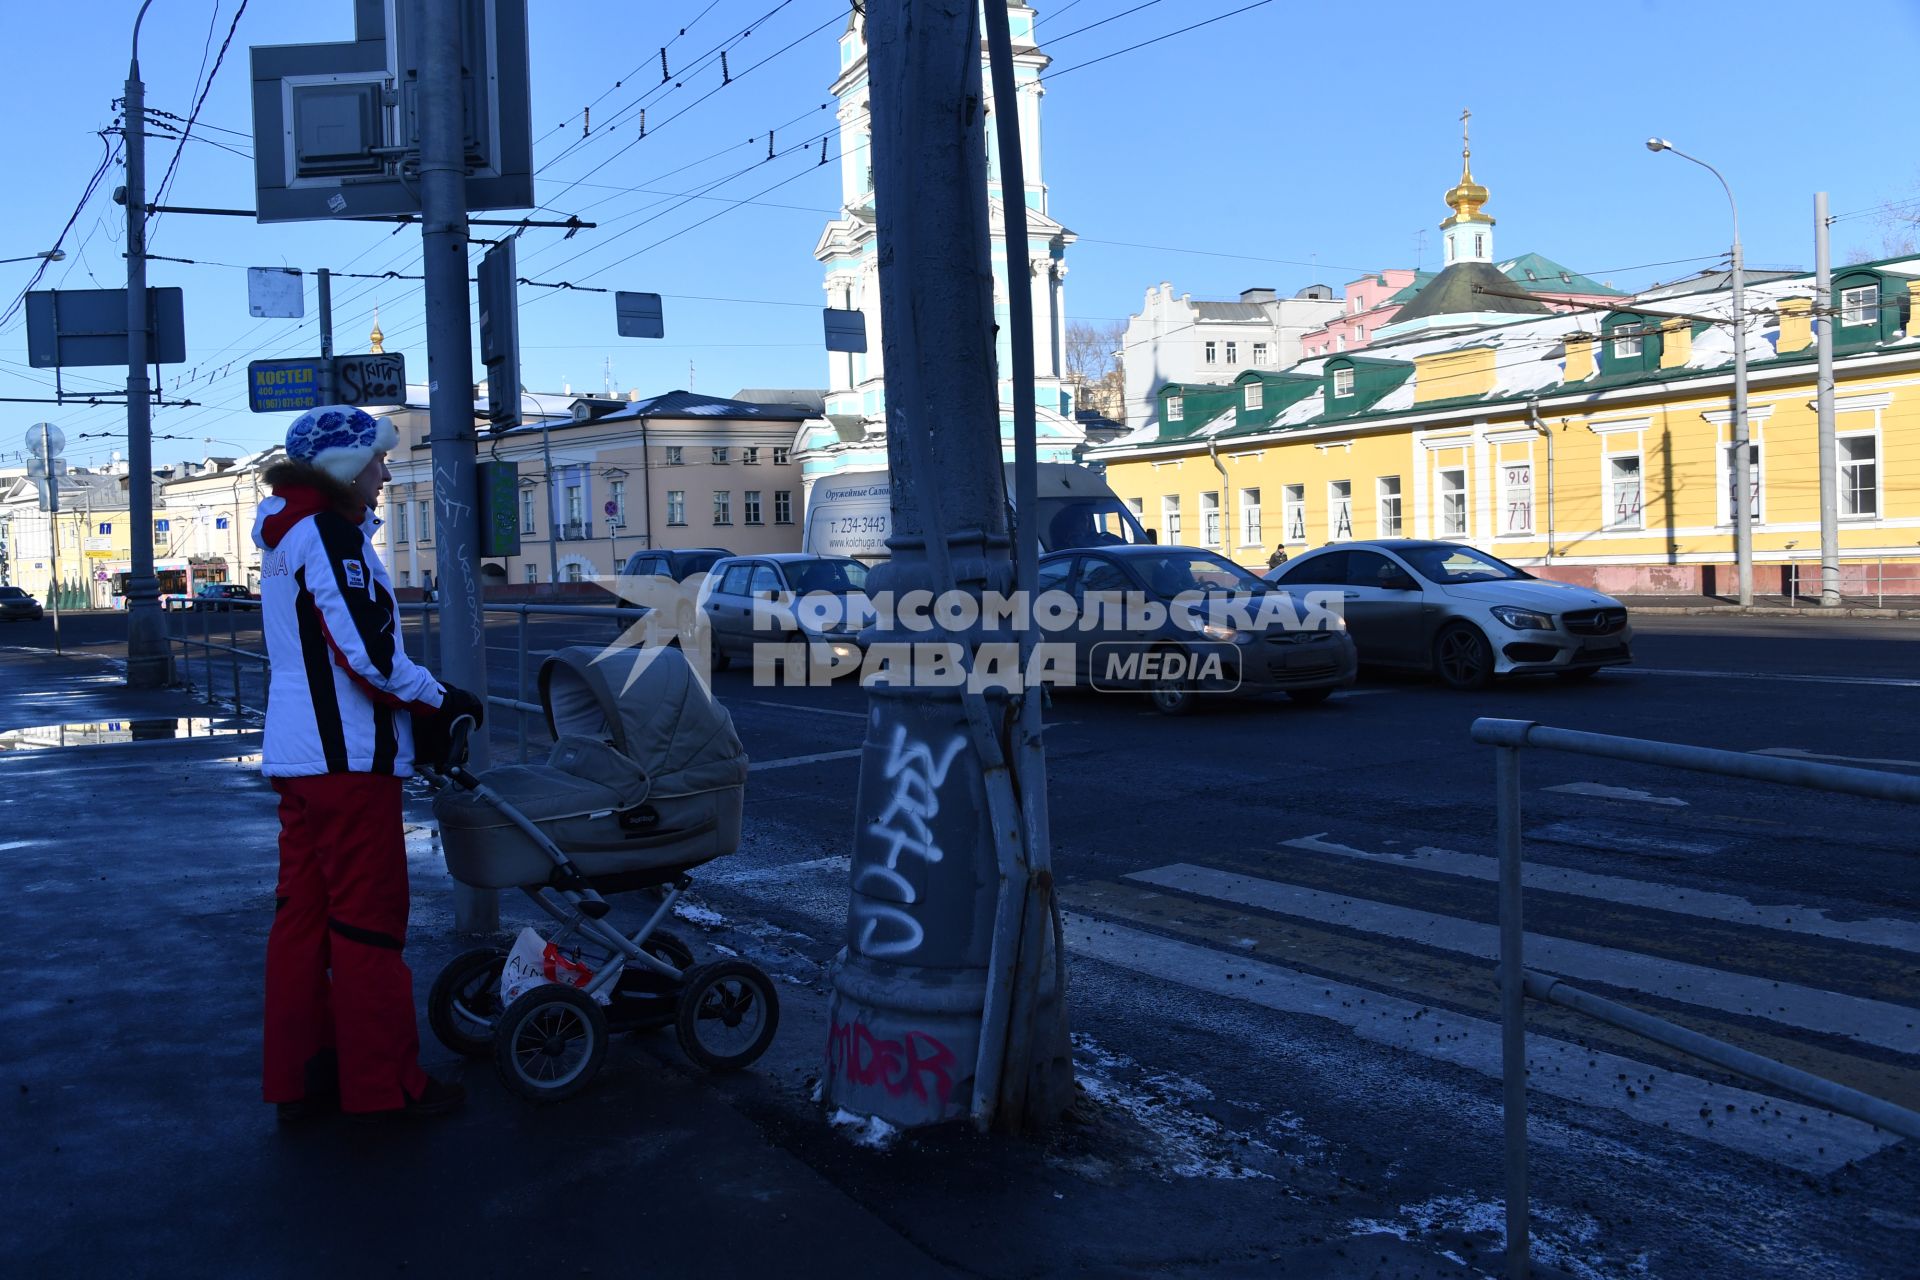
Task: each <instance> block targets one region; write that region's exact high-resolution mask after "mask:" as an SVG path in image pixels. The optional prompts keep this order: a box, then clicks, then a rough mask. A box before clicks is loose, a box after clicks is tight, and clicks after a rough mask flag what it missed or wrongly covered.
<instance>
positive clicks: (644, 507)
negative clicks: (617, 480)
mask: <svg viewBox="0 0 1920 1280" xmlns="http://www.w3.org/2000/svg"><path fill="white" fill-rule="evenodd" d="M640 522H641V526H642V527H643V528H644V529H645V531H646V535H647V550H649V551H651V550H653V455H652V454H651V453H649V452H648V451H647V420H646V419H645V418H641V419H640ZM619 571H620V570H619V568H618V567H617V566H616V567H615V569H614V572H615V573H618V572H619Z"/></svg>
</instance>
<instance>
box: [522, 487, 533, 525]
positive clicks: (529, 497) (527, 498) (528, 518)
mask: <svg viewBox="0 0 1920 1280" xmlns="http://www.w3.org/2000/svg"><path fill="white" fill-rule="evenodd" d="M520 532H522V533H532V532H533V490H531V489H529V490H527V491H526V492H525V493H523V494H521V495H520Z"/></svg>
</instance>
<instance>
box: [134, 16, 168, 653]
mask: <svg viewBox="0 0 1920 1280" xmlns="http://www.w3.org/2000/svg"><path fill="white" fill-rule="evenodd" d="M152 3H153V0H145V2H144V3H143V4H141V6H140V12H139V15H138V16H137V17H135V18H134V20H133V48H132V53H131V56H130V57H129V58H128V59H127V88H126V144H127V146H126V152H127V186H126V197H125V199H126V206H127V250H126V252H127V506H128V511H127V520H128V523H129V524H131V525H132V526H133V528H132V539H133V545H132V549H131V555H130V556H129V557H128V559H129V569H130V570H131V571H130V572H129V573H128V574H127V684H128V685H129V686H130V687H133V688H154V687H157V686H159V685H163V684H166V683H167V682H168V680H169V679H170V678H171V671H170V668H171V666H172V660H171V656H170V649H169V645H168V641H167V623H166V619H165V618H163V617H162V616H161V614H160V580H159V579H158V578H157V577H155V576H154V571H153V406H152V405H151V404H150V403H149V402H148V399H149V397H150V396H151V394H152V388H151V386H149V385H148V382H147V345H148V344H147V338H148V333H147V325H148V318H147V114H146V85H144V84H142V83H141V80H140V24H141V23H142V22H144V21H145V20H146V17H147V7H148V6H149V5H151V4H152Z"/></svg>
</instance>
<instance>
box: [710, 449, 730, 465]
mask: <svg viewBox="0 0 1920 1280" xmlns="http://www.w3.org/2000/svg"><path fill="white" fill-rule="evenodd" d="M713 465H714V466H716V467H724V466H726V465H727V447H726V446H725V445H715V446H714V449H713Z"/></svg>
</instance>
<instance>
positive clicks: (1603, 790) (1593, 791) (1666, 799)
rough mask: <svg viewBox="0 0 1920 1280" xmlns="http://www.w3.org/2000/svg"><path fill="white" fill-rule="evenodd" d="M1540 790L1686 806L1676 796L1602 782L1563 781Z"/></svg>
mask: <svg viewBox="0 0 1920 1280" xmlns="http://www.w3.org/2000/svg"><path fill="white" fill-rule="evenodd" d="M1541 790H1543V791H1564V792H1565V793H1566V794H1568V795H1570V796H1595V797H1597V798H1599V799H1601V800H1633V801H1637V802H1638V803H1640V804H1664V805H1672V806H1674V807H1676V808H1681V809H1684V808H1686V807H1687V802H1686V801H1685V800H1681V799H1679V798H1678V797H1676V796H1656V795H1654V794H1653V793H1652V792H1650V791H1639V790H1636V789H1635V788H1633V787H1610V786H1608V785H1607V784H1606V783H1604V782H1563V783H1561V784H1560V785H1559V786H1557V787H1542V788H1541Z"/></svg>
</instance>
